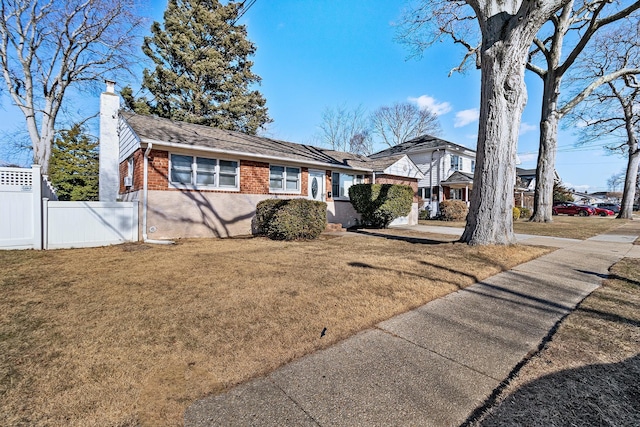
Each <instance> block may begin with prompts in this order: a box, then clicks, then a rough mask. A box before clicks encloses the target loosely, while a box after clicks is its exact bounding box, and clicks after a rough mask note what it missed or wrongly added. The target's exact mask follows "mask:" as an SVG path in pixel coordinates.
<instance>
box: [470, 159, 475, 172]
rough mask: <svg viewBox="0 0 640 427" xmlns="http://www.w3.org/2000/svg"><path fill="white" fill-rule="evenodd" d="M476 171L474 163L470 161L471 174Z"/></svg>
mask: <svg viewBox="0 0 640 427" xmlns="http://www.w3.org/2000/svg"><path fill="white" fill-rule="evenodd" d="M475 171H476V161H475V160H471V173H473V172H475Z"/></svg>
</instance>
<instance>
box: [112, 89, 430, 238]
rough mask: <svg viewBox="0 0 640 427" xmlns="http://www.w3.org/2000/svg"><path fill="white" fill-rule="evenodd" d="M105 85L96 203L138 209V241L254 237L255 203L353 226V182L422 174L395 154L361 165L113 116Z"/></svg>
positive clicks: (288, 146)
mask: <svg viewBox="0 0 640 427" xmlns="http://www.w3.org/2000/svg"><path fill="white" fill-rule="evenodd" d="M113 89H114V87H113V83H111V82H108V84H107V91H106V92H105V93H103V94H102V95H101V103H100V110H101V111H100V199H101V200H105V201H107V200H109V201H113V200H124V201H139V202H140V218H141V220H140V221H139V223H140V225H141V233H140V234H141V235H142V236H143V239H145V240H147V239H170V238H180V237H229V236H236V235H245V234H250V233H252V232H255V226H254V224H253V220H254V219H255V210H256V205H257V204H258V202H260V201H261V200H264V199H268V198H308V199H313V200H319V201H323V202H326V203H327V220H328V222H329V223H336V224H341V225H342V226H344V227H350V226H353V225H357V224H358V222H359V220H360V217H359V215H358V214H357V213H356V212H355V210H354V209H353V207H352V205H351V203H350V201H349V196H348V194H349V193H348V191H349V187H350V186H351V185H353V184H357V183H372V182H373V183H393V184H396V183H397V184H406V185H410V186H411V187H412V188H413V189H414V194H415V195H414V203H413V207H412V210H411V213H410V214H409V215H408V216H407V217H403V218H398V219H397V220H396V223H405V224H416V223H417V217H418V195H417V190H418V180H420V179H421V178H423V174H422V173H421V172H420V170H419V169H418V167H417V166H416V165H415V163H413V162H412V161H411V159H410V158H409V157H408V156H406V155H405V154H393V155H388V156H379V157H377V158H375V159H371V158H368V157H365V156H359V155H355V154H352V153H344V152H338V151H332V150H327V149H323V148H318V147H313V146H309V145H303V144H295V143H291V142H285V141H279V140H274V139H270V138H263V137H258V136H253V135H246V134H242V133H239V132H232V131H226V130H221V129H215V128H212V127H209V126H201V125H195V124H190V123H184V122H177V121H172V120H168V119H162V118H158V117H153V116H143V115H138V114H134V113H130V112H123V111H121V110H120V99H119V97H118V96H117V95H116V94H115V92H114V90H113Z"/></svg>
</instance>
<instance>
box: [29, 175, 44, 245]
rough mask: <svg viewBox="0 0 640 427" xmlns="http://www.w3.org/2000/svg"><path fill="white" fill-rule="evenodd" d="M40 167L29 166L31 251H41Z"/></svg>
mask: <svg viewBox="0 0 640 427" xmlns="http://www.w3.org/2000/svg"><path fill="white" fill-rule="evenodd" d="M40 167H41V166H40V165H32V166H31V195H32V196H33V249H37V250H40V249H42V175H41V172H40Z"/></svg>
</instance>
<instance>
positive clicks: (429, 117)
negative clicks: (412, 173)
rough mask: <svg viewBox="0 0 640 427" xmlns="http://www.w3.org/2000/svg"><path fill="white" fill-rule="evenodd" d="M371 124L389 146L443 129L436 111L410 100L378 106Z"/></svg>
mask: <svg viewBox="0 0 640 427" xmlns="http://www.w3.org/2000/svg"><path fill="white" fill-rule="evenodd" d="M371 125H372V127H373V131H374V132H375V133H376V134H377V135H378V136H380V138H382V142H384V143H385V144H387V145H388V146H389V147H393V146H394V145H398V144H401V143H403V142H405V141H407V140H409V139H411V138H415V137H417V136H420V135H424V134H431V135H437V134H439V133H440V132H441V131H442V129H441V128H440V122H439V121H438V116H437V115H436V114H435V113H433V112H432V111H431V110H429V109H426V108H425V109H420V108H418V106H417V105H415V104H412V103H410V102H396V103H395V104H393V105H391V106H383V107H380V108H378V109H377V110H375V111H374V112H373V113H372V114H371Z"/></svg>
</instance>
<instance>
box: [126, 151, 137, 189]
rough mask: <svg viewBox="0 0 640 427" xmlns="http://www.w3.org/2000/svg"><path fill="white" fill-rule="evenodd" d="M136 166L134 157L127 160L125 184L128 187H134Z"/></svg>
mask: <svg viewBox="0 0 640 427" xmlns="http://www.w3.org/2000/svg"><path fill="white" fill-rule="evenodd" d="M134 166H135V164H134V162H133V157H130V158H129V160H127V179H126V180H125V185H126V186H127V187H133V171H134Z"/></svg>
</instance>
